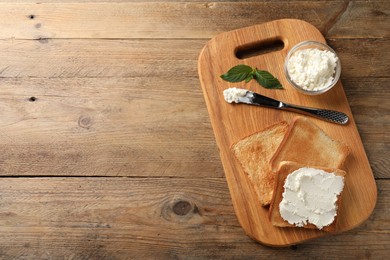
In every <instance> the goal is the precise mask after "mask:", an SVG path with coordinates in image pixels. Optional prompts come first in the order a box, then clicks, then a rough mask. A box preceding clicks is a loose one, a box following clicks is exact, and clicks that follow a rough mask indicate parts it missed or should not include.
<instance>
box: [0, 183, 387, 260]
mask: <svg viewBox="0 0 390 260" xmlns="http://www.w3.org/2000/svg"><path fill="white" fill-rule="evenodd" d="M378 189H379V194H380V196H379V197H378V202H377V206H376V209H375V211H374V213H373V214H372V216H371V217H370V218H369V219H368V220H367V221H366V222H365V223H364V224H363V225H362V226H360V227H359V228H356V229H354V230H351V231H348V232H345V233H342V234H337V235H334V236H330V237H325V238H321V239H318V240H313V241H310V242H308V243H305V244H302V245H299V246H298V247H297V248H294V250H292V249H290V248H280V249H278V250H275V249H273V248H267V247H264V246H261V245H259V244H258V243H255V242H254V241H253V240H251V239H250V238H249V237H247V236H246V235H245V234H244V232H243V230H242V229H241V227H240V226H239V224H238V222H237V219H236V217H235V215H234V212H233V207H232V205H231V202H230V196H229V193H228V189H227V186H226V182H225V180H224V179H177V178H158V179H154V178H147V179H145V178H141V179H138V178H131V179H129V178H2V179H1V181H0V191H1V196H0V205H1V208H0V216H1V218H0V258H2V259H12V258H18V259H21V258H30V259H31V258H35V259H37V258H39V259H42V258H45V259H58V258H66V259H68V258H69V259H124V258H128V257H131V258H136V259H139V258H143V259H145V258H148V259H149V258H155V256H158V258H159V259H172V258H179V259H182V258H188V257H190V258H191V256H193V257H194V258H197V259H206V258H207V259H210V258H213V259H216V258H219V259H221V258H223V259H226V258H229V259H230V258H240V259H243V258H245V259H258V258H270V257H271V258H278V259H280V258H282V259H285V258H289V259H291V258H292V259H298V258H299V259H302V256H304V257H305V258H321V256H323V255H324V254H326V255H327V257H329V258H337V257H339V256H340V255H342V256H344V257H348V256H350V258H354V259H362V258H369V257H368V256H371V257H374V255H373V254H374V252H375V257H374V258H381V257H382V258H384V257H385V256H386V255H387V254H388V253H389V250H390V248H389V243H388V242H389V234H390V233H389V232H390V221H389V214H388V205H389V203H390V181H388V180H382V181H378ZM330 248H331V249H332V250H329V249H330Z"/></svg>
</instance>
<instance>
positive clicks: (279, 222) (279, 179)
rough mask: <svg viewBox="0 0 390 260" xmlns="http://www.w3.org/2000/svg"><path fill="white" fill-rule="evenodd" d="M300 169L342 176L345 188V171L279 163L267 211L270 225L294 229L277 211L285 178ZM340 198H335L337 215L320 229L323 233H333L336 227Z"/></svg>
mask: <svg viewBox="0 0 390 260" xmlns="http://www.w3.org/2000/svg"><path fill="white" fill-rule="evenodd" d="M302 167H310V168H316V169H321V170H324V171H326V172H329V173H334V174H335V175H337V176H343V177H344V186H345V175H346V173H345V171H343V170H340V169H332V168H326V167H319V166H307V165H304V164H299V163H295V162H285V161H283V162H281V163H280V165H279V169H278V171H277V173H276V179H275V190H274V193H273V196H272V202H271V206H270V209H269V219H270V221H271V223H272V225H274V226H277V227H296V226H295V225H293V224H290V223H288V222H287V221H285V220H284V219H283V218H282V216H281V215H280V211H279V204H280V202H281V201H282V199H283V192H284V187H283V186H284V183H285V181H286V178H287V176H288V175H289V174H290V173H292V172H294V171H295V170H297V169H299V168H302ZM341 196H342V193H341V194H340V195H339V196H338V197H337V202H336V205H337V215H336V216H335V219H334V220H333V222H332V223H331V224H330V225H328V226H325V227H323V228H322V230H323V231H327V232H334V231H335V230H336V226H337V217H338V215H339V211H340V207H341ZM302 228H309V229H317V227H316V226H315V225H313V224H310V223H308V224H306V225H304V226H303V227H302Z"/></svg>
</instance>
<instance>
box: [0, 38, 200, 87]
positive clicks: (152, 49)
mask: <svg viewBox="0 0 390 260" xmlns="http://www.w3.org/2000/svg"><path fill="white" fill-rule="evenodd" d="M206 42H207V41H206V40H181V39H178V40H142V39H137V40H102V39H101V40H82V39H73V40H70V39H63V40H57V39H56V40H41V41H31V40H3V41H0V50H3V51H1V52H0V60H1V61H2V62H1V65H0V72H1V73H0V77H45V78H53V77H59V78H69V77H105V78H106V77H140V76H143V77H148V76H157V77H162V78H174V77H176V78H182V77H196V76H197V67H196V62H197V59H198V56H199V52H200V50H201V49H202V47H203V46H204V44H206ZM156 84H157V82H156Z"/></svg>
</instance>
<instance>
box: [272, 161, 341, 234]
mask: <svg viewBox="0 0 390 260" xmlns="http://www.w3.org/2000/svg"><path fill="white" fill-rule="evenodd" d="M343 188H344V177H342V176H337V175H335V174H334V173H328V172H325V171H323V170H320V169H314V168H300V169H298V170H296V171H294V172H292V173H290V174H289V175H288V176H287V178H286V181H285V184H284V192H283V199H282V201H281V202H280V204H279V211H280V215H281V216H282V218H283V219H284V220H285V221H287V222H288V223H290V224H293V225H295V226H298V227H302V226H304V225H306V224H308V223H311V224H314V225H315V226H316V227H317V228H318V229H322V228H323V227H324V226H328V225H330V224H332V223H333V221H334V219H335V217H336V215H337V204H336V202H337V196H338V195H340V194H341V192H342V190H343Z"/></svg>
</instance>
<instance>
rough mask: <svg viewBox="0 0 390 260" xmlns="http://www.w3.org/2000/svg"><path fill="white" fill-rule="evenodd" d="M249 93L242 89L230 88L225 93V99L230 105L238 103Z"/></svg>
mask: <svg viewBox="0 0 390 260" xmlns="http://www.w3.org/2000/svg"><path fill="white" fill-rule="evenodd" d="M247 92H248V91H247V90H246V89H242V88H228V89H225V90H224V91H223V97H224V98H225V101H226V102H228V103H233V102H235V103H238V99H239V98H240V97H244V96H245V95H246V93H247Z"/></svg>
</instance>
